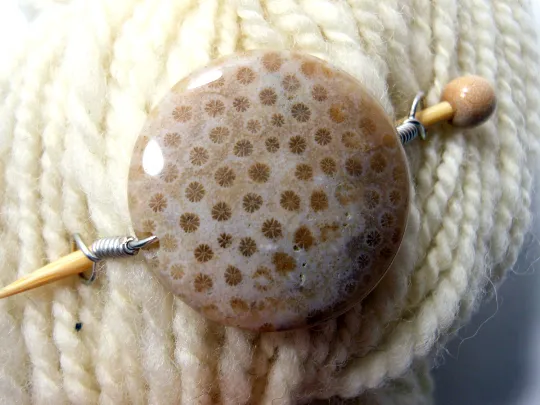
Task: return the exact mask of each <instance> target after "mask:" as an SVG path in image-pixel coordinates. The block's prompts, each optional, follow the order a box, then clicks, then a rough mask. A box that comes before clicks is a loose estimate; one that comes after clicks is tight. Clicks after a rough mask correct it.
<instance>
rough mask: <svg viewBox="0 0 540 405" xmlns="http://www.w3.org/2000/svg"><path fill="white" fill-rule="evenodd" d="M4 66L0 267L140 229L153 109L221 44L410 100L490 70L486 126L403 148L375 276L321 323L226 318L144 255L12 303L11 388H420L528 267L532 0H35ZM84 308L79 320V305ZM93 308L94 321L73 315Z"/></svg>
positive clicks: (374, 397)
mask: <svg viewBox="0 0 540 405" xmlns="http://www.w3.org/2000/svg"><path fill="white" fill-rule="evenodd" d="M25 3H26V6H27V7H29V8H31V11H32V13H31V14H32V16H33V21H32V24H31V29H30V31H29V33H28V35H27V37H26V38H25V39H24V41H23V43H24V46H23V47H21V48H19V49H17V52H16V53H15V54H14V55H11V57H10V59H9V60H10V64H9V65H7V66H2V68H1V70H0V100H1V102H0V209H1V211H0V212H1V216H0V232H1V240H2V243H1V244H0V284H1V285H5V284H7V283H8V282H10V281H12V280H14V279H15V278H17V277H18V276H22V275H25V274H28V273H29V272H31V271H33V270H35V269H37V268H38V267H40V266H42V265H43V264H44V263H46V262H47V261H50V260H54V259H56V258H58V257H60V256H61V255H64V254H66V253H68V252H69V250H70V235H71V234H72V233H74V232H79V233H81V234H82V236H83V238H84V240H87V241H91V240H93V239H94V238H96V237H100V236H110V235H121V234H129V233H131V223H130V218H129V213H128V209H127V196H126V191H125V190H126V182H127V174H128V168H129V160H130V155H131V150H132V147H133V145H134V143H135V140H136V138H137V136H138V133H139V131H140V128H141V126H142V124H143V122H144V121H145V118H146V116H147V114H148V113H149V111H150V109H151V107H152V106H153V105H154V104H155V103H156V102H157V101H158V100H159V99H160V98H161V96H162V95H163V94H164V93H165V92H166V91H167V90H168V89H169V88H170V87H171V86H172V85H173V84H174V83H175V82H177V81H178V80H180V79H182V78H183V77H185V76H186V75H188V74H189V73H191V72H192V71H193V70H195V69H197V68H199V67H202V66H204V65H205V64H207V63H208V62H209V61H211V60H212V59H215V58H217V57H220V56H224V55H228V54H231V53H233V52H237V51H243V50H252V49H293V50H298V51H303V52H306V53H309V54H312V55H315V56H318V57H320V58H322V59H325V60H328V61H330V62H331V63H333V64H334V65H336V66H337V67H339V68H341V69H343V70H345V71H346V72H348V73H350V74H351V75H353V76H354V77H356V78H357V79H358V80H359V81H361V82H362V83H363V84H364V85H365V86H366V88H367V89H368V91H369V92H370V93H371V94H372V95H373V96H374V97H375V98H376V99H378V100H379V101H380V102H381V104H382V105H383V107H384V108H385V110H386V111H387V113H388V114H389V115H391V116H392V117H395V118H398V117H400V116H403V115H404V114H405V113H406V111H407V109H408V106H409V103H410V102H411V100H412V99H413V97H414V95H415V94H416V93H417V92H418V91H419V90H423V91H425V92H426V93H427V102H428V103H429V104H433V103H436V102H437V101H438V100H439V96H440V94H441V91H442V89H443V87H444V85H445V84H446V83H448V82H449V81H450V80H451V79H452V78H454V77H456V76H458V75H463V74H466V73H474V74H479V75H481V76H484V77H485V78H487V79H488V80H490V81H491V82H492V83H493V84H494V86H495V88H496V91H497V95H498V100H499V104H498V109H497V111H496V114H495V116H494V117H493V118H492V119H491V120H490V121H489V122H487V123H486V124H484V125H483V126H481V127H479V128H476V129H473V130H466V131H461V130H457V129H455V128H451V127H449V126H446V125H441V126H438V127H436V128H433V129H432V130H430V137H429V140H428V141H427V142H420V141H416V142H414V143H412V144H410V145H408V146H407V147H406V151H407V154H408V158H409V163H410V167H411V173H412V177H413V178H412V180H413V184H414V190H415V194H414V197H413V199H412V205H411V210H410V214H409V223H408V228H407V231H406V236H405V240H404V243H403V245H402V248H401V250H400V252H399V254H398V257H397V258H396V260H395V262H394V264H393V266H392V267H391V269H390V271H389V273H388V275H387V276H386V277H385V278H384V280H383V281H382V283H381V284H380V285H379V286H378V287H377V289H376V290H375V291H374V292H373V293H372V294H371V295H370V296H369V297H368V299H367V300H365V301H364V302H362V303H361V304H359V305H357V306H356V307H354V308H353V309H351V310H350V311H349V312H347V313H346V314H344V315H342V316H340V317H339V318H338V319H335V320H332V321H328V322H326V323H324V324H322V325H320V326H317V327H315V328H313V329H310V330H307V329H304V330H302V329H301V330H296V331H291V332H285V333H262V334H257V333H251V332H246V331H242V330H240V329H236V328H232V327H229V328H227V327H222V326H219V325H217V324H214V323H212V322H210V321H208V320H206V319H204V318H203V317H201V316H200V315H198V314H197V313H195V312H194V311H193V310H191V309H190V308H189V307H187V306H186V305H185V304H183V303H182V302H181V301H179V300H178V299H175V298H174V297H173V296H172V295H170V294H169V293H167V292H166V291H165V290H164V289H163V287H162V286H161V285H160V284H159V283H158V282H157V281H156V279H155V278H154V277H153V276H152V275H151V273H150V272H149V271H148V269H147V268H146V266H145V264H144V262H143V261H142V260H141V259H140V258H135V259H129V260H116V261H109V262H108V263H107V265H106V270H105V271H104V272H103V273H102V275H101V276H100V278H99V279H98V281H97V282H96V283H95V284H94V285H92V286H86V285H84V284H81V283H80V281H79V280H78V279H77V278H76V277H73V278H71V279H68V280H66V281H63V282H60V283H56V284H54V285H50V286H47V287H43V288H40V289H37V290H35V291H33V292H30V293H26V294H23V295H20V296H17V297H13V298H10V299H7V300H1V301H0V341H1V342H2V345H1V347H0V403H2V404H30V403H35V404H69V403H73V404H96V403H100V404H144V403H150V404H160V405H166V404H296V403H298V404H310V403H311V404H322V403H335V404H338V403H369V404H381V405H382V404H424V403H426V404H427V403H429V402H430V393H431V382H430V379H429V358H430V357H431V356H432V355H433V353H436V351H437V349H438V348H439V347H441V345H442V344H444V342H445V341H446V340H447V337H448V336H449V335H451V333H452V332H453V331H455V330H456V329H457V328H458V327H459V326H461V325H462V324H463V323H464V322H465V321H466V320H467V319H468V318H469V317H470V315H471V313H472V312H473V311H474V309H475V308H476V307H477V306H478V304H479V303H480V301H481V299H482V298H483V297H485V295H486V294H489V293H490V292H492V286H493V285H494V284H497V283H498V282H500V281H501V280H502V278H503V277H504V274H505V272H506V271H507V270H508V269H509V268H511V267H512V266H513V264H514V263H515V261H516V257H517V255H518V253H519V251H520V248H521V246H522V244H523V241H524V237H525V235H526V231H527V228H528V225H529V223H530V219H531V214H530V204H531V190H532V186H533V176H532V175H533V171H534V169H533V167H532V164H533V163H534V160H535V159H537V157H538V139H539V137H540V120H539V115H538V114H539V112H540V109H539V106H538V100H540V88H539V79H538V74H537V71H538V64H537V56H536V51H535V47H536V44H535V36H534V32H533V24H532V22H531V20H530V11H529V6H528V5H527V4H526V3H525V2H517V1H515V0H386V1H379V0H339V1H338V0H177V1H167V0H94V1H85V0H72V1H69V0H65V1H53V0H50V1H26V2H25ZM77 324H78V325H77ZM76 325H77V326H76Z"/></svg>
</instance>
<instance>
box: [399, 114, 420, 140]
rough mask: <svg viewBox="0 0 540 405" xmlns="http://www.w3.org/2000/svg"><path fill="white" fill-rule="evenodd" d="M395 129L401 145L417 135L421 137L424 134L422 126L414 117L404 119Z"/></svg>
mask: <svg viewBox="0 0 540 405" xmlns="http://www.w3.org/2000/svg"><path fill="white" fill-rule="evenodd" d="M396 131H397V133H398V135H399V139H400V141H401V143H402V144H403V145H405V144H407V143H409V142H410V141H412V140H413V139H414V138H416V137H417V136H419V135H420V137H422V138H423V137H424V136H425V135H424V136H422V135H423V134H425V129H424V126H423V125H422V124H421V123H420V122H419V121H418V120H416V119H410V118H408V119H406V120H405V122H403V124H401V125H399V126H398V127H396Z"/></svg>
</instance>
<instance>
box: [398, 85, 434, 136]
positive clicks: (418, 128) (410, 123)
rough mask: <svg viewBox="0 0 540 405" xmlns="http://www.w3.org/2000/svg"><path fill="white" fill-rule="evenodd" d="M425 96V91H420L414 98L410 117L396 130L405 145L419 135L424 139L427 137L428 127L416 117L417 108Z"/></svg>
mask: <svg viewBox="0 0 540 405" xmlns="http://www.w3.org/2000/svg"><path fill="white" fill-rule="evenodd" d="M423 98H424V93H422V92H419V93H418V94H417V95H416V97H415V98H414V100H413V102H412V105H411V110H410V112H409V117H408V118H407V119H406V120H405V121H403V123H402V124H400V125H398V126H397V127H396V131H397V133H398V135H399V139H400V140H401V143H402V144H403V145H405V144H407V143H409V142H410V141H412V140H413V139H414V138H416V137H417V136H420V138H422V139H426V132H427V131H426V128H425V127H424V125H423V124H422V123H421V122H420V121H418V120H417V119H416V110H417V109H418V106H419V105H420V103H422V100H423Z"/></svg>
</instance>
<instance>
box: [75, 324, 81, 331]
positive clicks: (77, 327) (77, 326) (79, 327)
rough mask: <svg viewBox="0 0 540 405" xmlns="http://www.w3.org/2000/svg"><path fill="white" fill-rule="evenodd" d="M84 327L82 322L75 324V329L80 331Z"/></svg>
mask: <svg viewBox="0 0 540 405" xmlns="http://www.w3.org/2000/svg"><path fill="white" fill-rule="evenodd" d="M81 329H82V322H77V323H76V324H75V330H76V331H77V332H78V331H80V330H81Z"/></svg>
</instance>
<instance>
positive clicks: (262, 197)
mask: <svg viewBox="0 0 540 405" xmlns="http://www.w3.org/2000/svg"><path fill="white" fill-rule="evenodd" d="M409 184H410V181H409V174H408V168H407V162H406V157H405V154H404V152H403V149H402V147H401V145H400V143H399V141H398V138H397V135H396V133H395V130H394V128H393V124H392V122H391V121H390V119H389V118H388V117H387V116H386V115H385V113H384V111H383V110H382V108H381V107H380V106H379V105H378V103H377V102H376V101H375V100H373V99H372V98H371V97H370V96H369V95H368V93H367V92H366V91H365V90H364V88H363V87H362V86H361V85H360V84H359V83H358V82H357V81H356V80H355V79H354V78H352V77H351V76H349V75H348V74H346V73H344V72H341V71H339V70H337V69H335V68H333V67H332V66H330V65H329V64H327V63H326V62H323V61H321V60H319V59H316V58H314V57H311V56H308V55H303V54H296V53H288V52H253V53H247V54H237V55H233V56H231V57H228V58H225V59H222V60H219V61H215V62H214V63H213V64H212V65H211V66H209V67H207V68H204V69H202V70H201V71H199V72H196V73H194V74H192V75H191V76H189V77H188V78H186V79H184V80H183V81H181V82H180V83H178V84H177V85H176V86H175V87H174V88H173V89H172V91H171V92H170V93H169V94H168V95H166V96H165V98H164V99H163V100H162V101H161V102H160V103H159V105H158V106H157V107H156V108H155V109H154V110H153V111H152V113H151V114H150V116H149V118H148V121H147V123H146V124H145V126H144V128H143V130H142V133H141V135H140V137H139V139H138V140H137V143H136V146H135V150H134V154H133V158H132V163H131V168H130V175H129V184H128V194H129V204H130V212H131V216H132V221H133V226H134V230H135V232H136V234H137V236H144V235H148V234H155V235H157V236H158V237H159V239H160V243H159V248H156V249H154V250H150V251H147V252H145V253H144V254H145V256H146V259H147V260H148V261H149V263H150V264H151V266H152V268H153V269H154V271H155V273H156V275H157V276H158V277H159V279H160V280H161V282H162V283H164V284H165V285H166V286H168V287H169V288H170V289H171V291H172V292H173V293H174V294H176V295H178V296H180V297H181V298H182V299H183V300H184V301H185V302H186V303H188V304H189V305H190V306H192V307H193V308H195V309H196V310H198V311H199V312H201V313H202V314H204V315H205V316H207V317H208V318H210V319H213V320H216V321H218V322H221V323H224V324H228V325H234V326H238V327H242V328H247V329H252V330H262V331H270V330H284V329H290V328H295V327H302V326H307V325H312V324H315V323H317V322H319V321H322V320H324V319H327V318H329V317H332V316H336V315H339V314H340V313H342V312H344V311H345V310H346V309H348V308H350V307H351V306H352V305H354V304H355V303H356V302H358V301H359V300H361V299H362V298H363V297H365V296H366V295H367V294H368V293H369V292H370V291H371V290H372V289H373V287H374V286H375V285H376V284H377V282H378V281H379V280H380V279H381V278H382V276H383V275H384V273H385V272H386V270H387V268H388V267H389V265H390V264H391V262H392V260H393V258H394V256H395V253H396V252H397V249H398V247H399V245H400V243H401V239H402V236H403V232H404V228H405V225H406V218H407V213H408V207H409Z"/></svg>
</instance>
